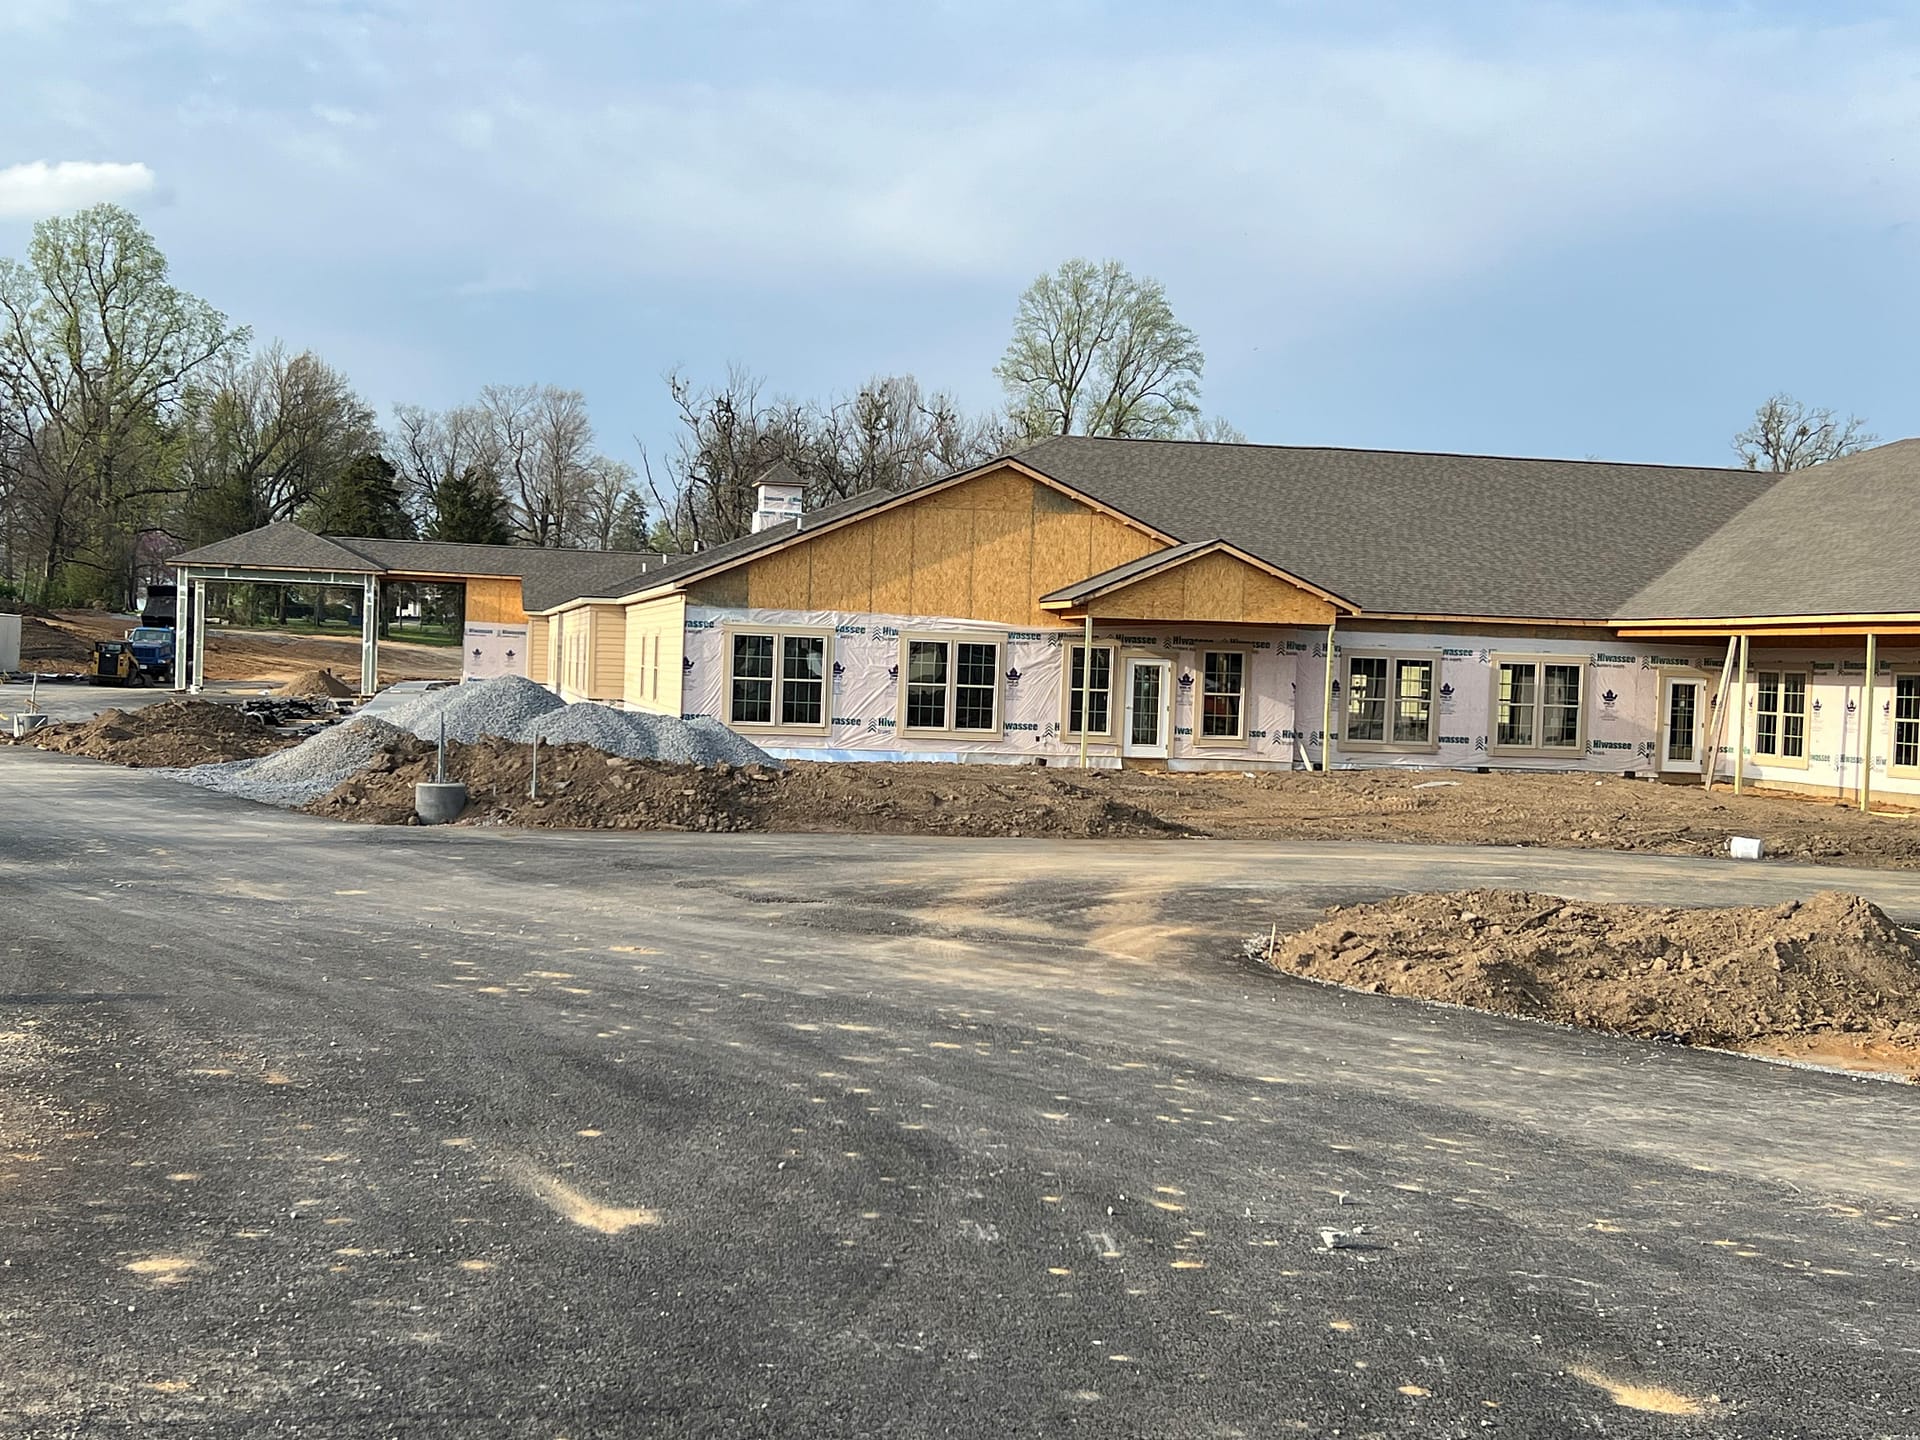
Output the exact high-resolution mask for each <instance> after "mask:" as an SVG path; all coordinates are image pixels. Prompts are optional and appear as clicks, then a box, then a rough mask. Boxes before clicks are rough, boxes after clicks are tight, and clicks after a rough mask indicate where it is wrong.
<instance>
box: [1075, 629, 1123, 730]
mask: <svg viewBox="0 0 1920 1440" xmlns="http://www.w3.org/2000/svg"><path fill="white" fill-rule="evenodd" d="M1083 704H1084V705H1085V706H1086V709H1087V719H1088V722H1089V723H1088V724H1087V726H1086V733H1087V734H1089V735H1111V734H1112V733H1113V647H1112V646H1111V645H1096V646H1094V647H1093V669H1092V670H1091V671H1089V670H1088V669H1087V647H1086V646H1084V645H1075V646H1073V647H1072V649H1071V651H1070V657H1069V659H1068V662H1067V734H1069V735H1078V734H1079V733H1080V729H1081V726H1080V707H1081V706H1082V705H1083Z"/></svg>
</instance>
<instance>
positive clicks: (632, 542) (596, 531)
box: [578, 455, 647, 550]
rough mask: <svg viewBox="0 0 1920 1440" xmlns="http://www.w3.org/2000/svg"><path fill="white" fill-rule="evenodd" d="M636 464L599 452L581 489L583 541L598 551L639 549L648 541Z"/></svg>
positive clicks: (584, 477) (584, 476)
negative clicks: (612, 458)
mask: <svg viewBox="0 0 1920 1440" xmlns="http://www.w3.org/2000/svg"><path fill="white" fill-rule="evenodd" d="M636 478H637V476H636V473H635V471H634V468H633V466H631V465H629V464H627V463H626V462H625V461H623V460H610V459H608V458H607V457H606V456H605V455H595V456H594V457H593V458H592V459H591V460H589V461H588V462H587V464H586V467H585V470H584V472H583V474H582V475H581V477H580V479H581V484H580V490H579V507H578V508H579V520H580V525H581V531H580V543H581V544H583V545H585V546H587V547H588V548H590V549H594V550H639V549H642V548H643V547H644V545H645V541H646V529H647V525H646V516H647V507H646V505H645V504H644V502H642V500H641V499H640V492H639V490H638V489H637V488H636V486H635V484H634V481H635V479H636Z"/></svg>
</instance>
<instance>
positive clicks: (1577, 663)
mask: <svg viewBox="0 0 1920 1440" xmlns="http://www.w3.org/2000/svg"><path fill="white" fill-rule="evenodd" d="M1489 663H1490V665H1491V668H1492V675H1491V679H1490V681H1489V683H1490V684H1491V686H1492V695H1491V696H1490V697H1489V705H1488V710H1487V753H1488V754H1489V755H1535V756H1548V757H1552V758H1556V759H1561V758H1565V757H1567V756H1577V755H1584V754H1586V751H1587V717H1588V709H1589V707H1588V703H1587V693H1588V691H1589V690H1590V689H1591V688H1592V686H1591V683H1590V681H1591V676H1590V673H1589V672H1590V667H1589V665H1588V662H1587V657H1586V656H1584V655H1525V654H1520V655H1494V656H1491V657H1490V659H1489ZM1508 665H1531V666H1532V667H1533V695H1534V698H1533V742H1532V743H1531V744H1528V745H1503V744H1501V743H1500V671H1501V669H1502V668H1503V667H1505V666H1508ZM1549 665H1552V666H1559V667H1564V668H1566V669H1570V670H1578V671H1579V672H1580V691H1579V697H1578V701H1577V713H1576V720H1575V726H1574V729H1575V737H1574V743H1573V744H1571V745H1543V744H1541V743H1540V736H1541V734H1542V733H1543V732H1544V730H1545V728H1546V712H1547V677H1546V668H1547V667H1548V666H1549Z"/></svg>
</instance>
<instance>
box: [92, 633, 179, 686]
mask: <svg viewBox="0 0 1920 1440" xmlns="http://www.w3.org/2000/svg"><path fill="white" fill-rule="evenodd" d="M87 679H88V680H90V681H92V682H93V683H94V684H95V685H164V684H166V683H167V682H168V681H170V680H172V679H173V631H171V630H163V629H161V628H160V627H159V626H157V625H136V626H135V627H134V628H133V629H131V630H129V631H128V632H127V638H126V639H124V640H99V641H96V642H94V647H93V670H92V672H91V673H90V674H89V675H88V676H87Z"/></svg>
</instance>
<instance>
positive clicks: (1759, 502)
mask: <svg viewBox="0 0 1920 1440" xmlns="http://www.w3.org/2000/svg"><path fill="white" fill-rule="evenodd" d="M1917 520H1920V440H1896V441H1894V442H1893V443H1892V444H1890V445H1881V446H1877V447H1876V448H1874V449H1872V450H1864V451H1861V452H1860V453H1859V454H1857V455H1849V456H1847V457H1846V458H1845V459H1841V460H1833V461H1829V462H1828V463H1827V464H1824V465H1816V466H1814V467H1813V468H1811V469H1808V470H1796V471H1794V472H1793V473H1792V474H1789V475H1783V476H1780V477H1778V478H1777V480H1776V483H1774V484H1773V485H1772V486H1771V487H1769V488H1768V489H1767V491H1766V492H1765V493H1764V494H1762V495H1761V496H1759V497H1758V498H1757V499H1755V500H1754V502H1753V503H1752V504H1750V505H1748V506H1747V507H1746V508H1745V509H1743V510H1741V511H1740V512H1739V513H1738V514H1737V515H1735V516H1733V517H1732V518H1731V519H1729V520H1728V521H1727V523H1726V524H1724V525H1722V526H1721V527H1720V528H1719V529H1717V530H1715V531H1714V532H1713V534H1711V535H1709V536H1707V537H1706V538H1704V539H1703V540H1702V541H1700V543H1699V544H1697V545H1695V546H1694V547H1693V548H1692V549H1691V550H1689V551H1688V553H1687V554H1686V555H1685V556H1684V557H1682V558H1681V559H1680V560H1679V561H1678V562H1677V563H1676V564H1674V565H1672V566H1671V567H1669V568H1668V569H1667V570H1666V571H1665V572H1663V573H1662V574H1660V575H1659V576H1656V577H1655V578H1654V579H1652V580H1651V581H1649V582H1648V583H1647V584H1646V585H1644V586H1643V587H1642V588H1641V589H1640V590H1639V591H1638V592H1637V593H1635V594H1634V595H1633V596H1631V597H1630V598H1629V599H1628V600H1627V601H1626V602H1625V603H1624V604H1623V605H1622V606H1621V607H1620V610H1619V616H1620V618H1622V619H1648V620H1655V619H1657V620H1680V619H1712V618H1738V617H1745V616H1763V615H1876V614H1913V613H1915V612H1920V529H1916V521H1917Z"/></svg>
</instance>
